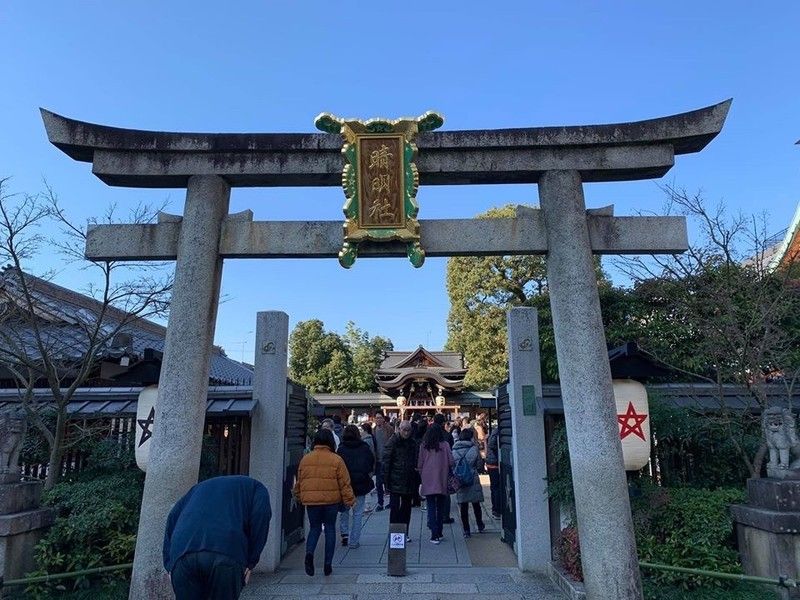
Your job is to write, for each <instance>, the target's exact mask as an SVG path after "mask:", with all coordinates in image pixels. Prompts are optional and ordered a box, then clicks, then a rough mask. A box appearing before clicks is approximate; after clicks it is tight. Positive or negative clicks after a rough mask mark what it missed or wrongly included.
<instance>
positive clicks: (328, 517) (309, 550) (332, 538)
mask: <svg viewBox="0 0 800 600" xmlns="http://www.w3.org/2000/svg"><path fill="white" fill-rule="evenodd" d="M306 512H307V513H308V522H309V524H310V528H309V530H308V539H307V540H306V554H314V550H316V549H317V542H318V541H319V536H320V534H321V533H322V526H323V525H324V526H325V564H326V565H330V564H333V552H334V550H336V515H338V514H339V505H338V504H321V505H319V506H306Z"/></svg>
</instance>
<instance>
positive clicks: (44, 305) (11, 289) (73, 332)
mask: <svg viewBox="0 0 800 600" xmlns="http://www.w3.org/2000/svg"><path fill="white" fill-rule="evenodd" d="M19 277H20V276H19V273H18V272H17V271H16V270H15V269H13V268H9V267H7V268H5V269H4V270H3V272H2V273H0V310H1V309H2V307H3V305H4V304H5V303H12V304H15V305H16V306H18V307H25V306H26V305H27V303H26V302H25V300H24V297H23V295H22V291H21V288H20V279H19ZM24 277H25V279H26V281H27V282H28V285H29V288H30V290H31V294H32V296H33V298H34V302H35V309H34V310H35V313H36V316H37V317H39V329H40V337H41V339H42V340H43V341H44V342H45V344H46V345H47V346H48V347H49V348H50V351H51V352H53V353H58V354H60V355H61V357H62V358H64V359H65V360H75V359H78V358H80V357H81V356H83V354H84V353H85V352H87V350H88V348H89V340H88V336H87V333H86V328H87V327H91V326H93V325H94V324H95V321H96V319H97V314H98V312H99V310H100V309H101V308H102V304H101V303H100V302H98V301H97V300H95V299H94V298H91V297H89V296H86V295H84V294H81V293H79V292H76V291H74V290H70V289H67V288H64V287H61V286H59V285H56V284H54V283H51V282H49V281H46V280H44V279H41V278H39V277H35V276H33V275H30V274H27V273H25V274H24ZM106 314H107V316H106V318H105V321H104V325H103V329H104V330H105V331H107V332H110V331H112V330H113V329H114V328H115V327H116V326H117V324H119V323H120V322H121V321H123V320H124V319H127V318H130V315H129V314H128V313H126V312H124V311H122V310H119V309H116V308H110V307H107V308H106ZM6 327H9V325H6ZM119 333H120V334H126V336H127V337H126V338H125V339H124V340H123V337H125V336H123V335H119V334H118V335H117V336H115V340H117V345H114V341H115V340H109V342H108V343H107V344H105V346H104V347H103V348H102V349H101V356H102V358H111V359H114V358H119V357H121V356H122V355H123V354H129V355H134V356H139V357H141V356H143V355H144V351H145V349H148V348H149V349H153V350H156V351H159V352H163V350H164V344H165V342H166V336H167V328H166V327H164V326H163V325H159V324H158V323H154V322H152V321H148V320H147V319H137V320H135V321H131V322H130V323H129V324H127V325H125V326H124V327H123V328H122V329H121V330H120V332H119ZM13 337H14V338H15V339H14V341H15V343H16V344H17V345H18V346H20V347H22V348H24V350H25V353H26V354H27V356H28V357H30V358H31V359H32V360H36V359H37V358H38V356H39V352H38V349H37V344H36V336H35V334H34V332H33V331H32V329H31V328H30V326H29V325H26V323H25V322H24V321H17V322H15V324H14V331H13ZM252 379H253V369H252V368H251V367H249V366H248V365H245V364H242V363H240V362H238V361H235V360H233V359H231V358H229V357H228V356H226V355H225V352H224V351H223V350H222V348H220V347H218V346H214V347H213V349H212V354H211V365H210V371H209V380H210V383H211V384H212V385H250V384H251V383H252Z"/></svg>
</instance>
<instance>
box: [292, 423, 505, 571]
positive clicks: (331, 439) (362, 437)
mask: <svg viewBox="0 0 800 600" xmlns="http://www.w3.org/2000/svg"><path fill="white" fill-rule="evenodd" d="M488 429H489V428H488V426H487V423H486V419H485V415H479V416H478V418H477V419H476V420H475V421H470V420H469V419H467V418H464V419H460V420H458V421H455V422H450V421H447V419H446V418H445V416H444V415H442V414H436V415H433V416H432V417H426V416H422V415H420V414H418V413H415V414H414V416H413V418H412V419H410V420H402V421H397V420H395V421H393V422H391V423H390V422H389V421H388V420H387V419H386V416H385V415H384V414H383V413H382V412H376V413H375V414H374V415H373V419H372V421H371V422H370V421H366V422H363V423H361V424H360V425H356V424H354V423H350V424H348V425H346V426H345V425H343V424H342V421H341V418H340V417H338V416H335V417H333V418H328V419H325V420H323V421H322V423H321V424H320V428H319V430H318V431H317V432H316V434H315V436H314V439H313V442H312V444H311V449H310V451H309V452H308V453H307V454H306V456H304V457H303V459H302V460H301V461H300V465H299V467H298V472H297V481H296V483H295V487H294V494H295V497H296V498H297V500H298V501H299V502H300V503H301V504H303V505H304V506H305V507H306V511H307V513H308V520H309V526H310V529H309V534H308V537H307V539H306V555H305V571H306V573H307V574H308V575H309V576H313V575H314V573H315V566H314V551H315V549H316V547H317V543H318V541H319V538H320V537H321V536H322V533H323V531H324V535H325V553H324V564H323V572H324V574H325V575H330V574H331V573H332V571H333V568H332V564H333V557H334V553H335V551H336V526H337V522H338V528H339V538H340V543H341V545H342V546H348V547H350V548H351V549H354V548H358V547H359V546H360V536H361V526H362V519H363V515H364V512H365V511H371V510H375V511H383V510H385V509H386V508H387V505H388V509H389V522H390V523H395V524H398V523H399V524H405V526H406V542H407V543H408V542H412V541H413V540H412V539H411V537H410V536H409V535H408V525H409V522H410V520H411V509H412V508H413V507H414V506H419V507H421V508H422V509H423V510H426V511H427V526H428V529H429V530H430V543H432V544H439V543H441V541H442V540H443V539H444V538H443V530H444V525H445V524H446V523H453V522H454V519H453V517H452V516H451V505H452V500H451V498H453V497H455V502H456V503H457V504H458V506H459V512H460V517H461V525H462V528H463V534H464V537H467V538H468V537H470V536H471V535H472V531H471V529H470V521H469V508H470V505H472V510H473V512H474V515H475V523H476V524H477V527H478V533H482V532H483V531H484V529H485V524H484V520H483V514H482V509H481V503H482V502H483V501H484V496H483V487H482V485H481V482H480V477H479V475H480V474H481V473H484V472H486V473H488V474H489V480H490V488H491V505H492V514H493V516H494V517H496V518H499V516H500V498H499V483H500V479H499V461H498V439H497V431H496V430H495V431H494V432H492V434H491V435H489V431H488ZM373 490H374V493H375V495H376V499H377V504H376V505H375V506H374V507H370V506H367V496H368V495H369V494H370V492H372V491H373ZM387 500H388V502H387Z"/></svg>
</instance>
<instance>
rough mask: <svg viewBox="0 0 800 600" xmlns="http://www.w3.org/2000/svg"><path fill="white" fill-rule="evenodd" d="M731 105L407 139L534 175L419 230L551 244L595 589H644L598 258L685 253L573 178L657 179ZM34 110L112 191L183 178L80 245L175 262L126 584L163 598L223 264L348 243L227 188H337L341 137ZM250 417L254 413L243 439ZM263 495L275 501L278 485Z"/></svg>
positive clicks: (465, 160) (116, 255) (464, 243)
mask: <svg viewBox="0 0 800 600" xmlns="http://www.w3.org/2000/svg"><path fill="white" fill-rule="evenodd" d="M729 107H730V101H726V102H723V103H720V104H717V105H714V106H710V107H707V108H703V109H700V110H696V111H693V112H688V113H683V114H679V115H674V116H670V117H664V118H659V119H652V120H648V121H640V122H635V123H624V124H615V125H596V126H578V127H543V128H524V129H505V130H476V131H444V132H430V133H422V134H420V135H419V136H418V137H417V146H418V148H419V157H418V159H417V165H418V168H419V178H420V183H421V184H422V185H460V184H500V183H532V184H533V183H535V184H538V191H539V203H540V206H541V209H540V210H533V209H529V210H520V211H519V213H518V216H517V217H516V218H513V219H476V220H472V219H466V220H457V219H454V220H447V219H446V220H427V221H426V220H424V219H422V220H420V237H421V242H422V245H423V247H424V248H425V250H426V253H427V255H428V256H484V255H515V254H516V255H521V254H546V255H547V277H548V283H549V288H550V302H551V306H552V315H553V323H554V327H555V339H556V348H557V356H558V365H559V374H560V378H561V389H562V397H563V401H564V413H565V417H566V424H567V433H568V437H569V450H570V457H571V460H572V472H573V481H574V487H575V501H576V508H577V517H578V526H579V532H580V540H581V550H582V557H583V569H584V573H585V580H586V589H587V596H588V597H589V598H596V599H606V598H618V599H634V598H641V582H640V576H639V570H638V560H637V556H636V545H635V541H634V536H633V526H632V521H631V514H630V506H629V501H628V491H627V485H626V478H625V471H624V469H623V461H622V450H621V446H620V441H619V433H618V428H617V419H616V414H615V406H614V397H613V391H612V385H611V374H610V371H609V367H608V356H607V353H606V343H605V335H604V332H603V324H602V320H601V315H600V302H599V297H598V294H597V288H596V283H595V272H594V263H593V257H592V255H593V253H595V254H643V253H644V254H655V253H678V252H682V251H684V250H685V249H686V248H687V237H686V225H685V221H684V219H683V218H680V217H649V218H648V217H614V216H612V215H611V214H610V213H609V211H587V210H586V207H585V203H584V196H583V184H584V183H588V182H595V181H630V180H638V179H650V178H654V177H661V176H663V175H664V174H665V173H666V172H667V171H668V170H669V169H670V168H671V167H672V165H673V163H674V157H675V155H678V154H689V153H694V152H698V151H700V150H702V149H703V148H704V147H705V146H706V145H707V144H708V143H709V142H710V141H711V140H712V139H713V138H714V137H715V136H716V135H717V134H718V133H719V131H720V130H721V128H722V125H723V123H724V121H725V117H726V115H727V113H728V109H729ZM42 117H43V119H44V124H45V127H46V129H47V135H48V137H49V139H50V141H51V142H52V143H53V144H54V145H55V146H56V147H58V148H59V149H61V150H62V151H64V152H65V153H66V154H67V155H68V156H70V157H71V158H73V159H75V160H79V161H84V162H91V163H92V172H93V173H94V174H95V175H97V176H98V177H99V178H100V179H101V180H102V181H104V182H106V183H107V184H108V185H112V186H127V187H148V188H153V187H163V188H186V189H187V194H186V202H185V206H184V212H183V216H182V217H172V218H170V217H165V218H163V219H162V220H161V221H160V222H159V223H157V224H154V225H100V226H96V227H94V228H93V229H92V230H91V231H90V232H89V236H88V241H87V248H86V256H87V257H88V258H91V259H95V260H98V259H99V260H137V261H138V260H176V265H175V286H174V291H173V298H172V306H171V310H170V315H169V324H168V329H167V339H166V347H165V352H164V359H163V363H162V371H161V374H162V375H161V383H160V386H159V393H158V401H157V409H156V410H157V414H156V418H155V431H154V434H153V440H152V444H153V445H152V449H151V453H150V462H149V465H148V469H147V477H146V480H145V490H144V497H143V500H142V511H141V518H140V522H139V532H138V536H137V543H136V556H135V561H134V570H133V576H132V582H131V591H130V597H131V598H135V599H137V600H140V599H143V598H170V597H171V590H170V589H169V584H168V581H167V578H166V576H165V574H164V573H163V569H162V566H161V542H162V537H163V531H164V525H165V521H166V517H167V513H168V512H169V510H170V508H171V506H172V505H173V503H174V502H175V501H176V500H177V499H178V498H179V497H180V496H181V495H183V494H184V493H185V492H186V491H187V490H188V489H189V488H190V487H191V486H192V485H193V484H194V483H195V482H196V481H197V473H198V468H199V461H200V448H201V441H202V429H203V419H204V413H205V399H206V389H207V385H208V369H209V358H210V351H211V346H212V341H213V332H214V327H215V322H216V315H217V304H218V300H219V286H220V277H221V272H222V262H223V259H226V258H319V257H336V256H337V253H338V250H339V248H340V246H341V242H342V237H341V235H342V234H341V230H342V229H341V222H309V221H297V222H255V221H253V220H252V213H250V211H245V212H244V213H239V214H236V215H228V201H229V197H230V188H231V187H244V186H251V187H252V186H265V187H272V186H339V185H341V172H342V166H343V159H342V155H341V143H340V140H339V137H338V136H336V135H330V134H190V133H163V132H150V131H138V130H130V129H118V128H113V127H107V126H101V125H95V124H91V123H85V122H81V121H75V120H72V119H67V118H64V117H62V116H59V115H57V114H54V113H52V112H49V111H46V110H42ZM339 199H340V196H338V195H337V196H336V201H337V202H338V201H339ZM423 214H424V213H423ZM404 246H405V245H404V244H399V243H397V244H394V243H389V244H385V245H384V244H381V245H371V246H370V245H369V244H364V245H363V246H362V248H361V249H360V251H359V255H360V256H361V257H368V256H404V255H405V247H404ZM256 428H257V427H256V424H255V423H254V431H253V439H255V438H256V436H257V435H258V432H257V431H256V430H255V429H256ZM260 462H263V460H261V461H260ZM252 475H253V476H254V477H256V478H258V477H259V473H252ZM270 492H271V493H272V494H273V498H279V497H280V490H279V489H270ZM275 504H277V502H276V501H275V500H273V506H274V505H275ZM276 520H277V522H276V523H273V532H272V533H271V535H276V534H275V533H274V532H275V531H276V530H278V529H279V528H280V513H278V514H277V515H276Z"/></svg>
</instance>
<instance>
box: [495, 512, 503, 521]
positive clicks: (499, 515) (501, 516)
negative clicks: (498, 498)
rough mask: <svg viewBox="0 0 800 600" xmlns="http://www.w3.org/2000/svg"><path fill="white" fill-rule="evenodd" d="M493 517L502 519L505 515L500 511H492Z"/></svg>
mask: <svg viewBox="0 0 800 600" xmlns="http://www.w3.org/2000/svg"><path fill="white" fill-rule="evenodd" d="M492 518H493V519H502V518H503V515H501V514H500V513H499V512H495V511H492Z"/></svg>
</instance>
